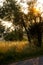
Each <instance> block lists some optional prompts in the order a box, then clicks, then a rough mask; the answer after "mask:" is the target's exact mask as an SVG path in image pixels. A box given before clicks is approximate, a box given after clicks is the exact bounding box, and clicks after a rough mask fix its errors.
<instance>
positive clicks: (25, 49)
mask: <svg viewBox="0 0 43 65" xmlns="http://www.w3.org/2000/svg"><path fill="white" fill-rule="evenodd" d="M40 55H43V44H42V46H41V48H38V47H36V46H34V45H33V44H29V43H28V42H27V41H14V42H10V41H9V42H5V41H3V42H2V41H0V65H1V64H2V63H9V62H13V61H18V60H24V59H27V58H32V57H36V56H40Z"/></svg>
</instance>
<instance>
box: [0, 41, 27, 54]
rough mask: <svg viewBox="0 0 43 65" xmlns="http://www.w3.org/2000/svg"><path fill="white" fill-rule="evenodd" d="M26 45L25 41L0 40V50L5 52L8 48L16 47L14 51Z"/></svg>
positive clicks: (20, 49)
mask: <svg viewBox="0 0 43 65" xmlns="http://www.w3.org/2000/svg"><path fill="white" fill-rule="evenodd" d="M26 45H28V42H27V41H14V42H10V41H9V42H5V41H0V52H4V53H5V52H7V51H8V50H9V49H12V48H16V51H18V52H20V51H22V50H23V48H24V47H25V46H26Z"/></svg>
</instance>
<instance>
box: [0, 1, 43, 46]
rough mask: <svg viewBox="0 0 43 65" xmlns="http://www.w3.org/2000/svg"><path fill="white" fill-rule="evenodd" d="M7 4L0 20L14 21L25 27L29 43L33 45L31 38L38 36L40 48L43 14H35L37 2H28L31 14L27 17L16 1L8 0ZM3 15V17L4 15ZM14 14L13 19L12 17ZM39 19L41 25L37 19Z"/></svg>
mask: <svg viewBox="0 0 43 65" xmlns="http://www.w3.org/2000/svg"><path fill="white" fill-rule="evenodd" d="M6 2H7V3H6V4H5V5H4V6H3V7H2V9H1V10H0V13H1V14H0V18H2V19H4V20H7V19H8V20H12V19H13V24H15V23H16V25H17V24H19V25H21V26H23V27H24V28H25V30H26V33H27V37H28V41H29V42H30V43H31V36H32V37H34V35H35V36H37V39H38V44H37V45H38V46H39V47H40V46H41V43H42V32H41V30H42V27H41V26H43V23H41V22H42V19H41V14H40V13H39V12H37V13H35V12H34V4H35V2H36V0H34V1H30V2H28V6H29V7H28V9H29V12H28V14H27V15H25V14H24V13H23V12H21V10H20V6H19V5H17V3H16V1H15V0H6ZM2 14H3V15H2ZM12 14H13V17H12ZM38 17H39V23H38V20H37V18H38Z"/></svg>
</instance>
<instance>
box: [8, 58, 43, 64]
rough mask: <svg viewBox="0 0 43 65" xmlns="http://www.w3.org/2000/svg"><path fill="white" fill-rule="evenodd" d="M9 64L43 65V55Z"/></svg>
mask: <svg viewBox="0 0 43 65" xmlns="http://www.w3.org/2000/svg"><path fill="white" fill-rule="evenodd" d="M9 65H43V57H37V58H33V59H29V60H24V61H20V62H16V63H12V64H9Z"/></svg>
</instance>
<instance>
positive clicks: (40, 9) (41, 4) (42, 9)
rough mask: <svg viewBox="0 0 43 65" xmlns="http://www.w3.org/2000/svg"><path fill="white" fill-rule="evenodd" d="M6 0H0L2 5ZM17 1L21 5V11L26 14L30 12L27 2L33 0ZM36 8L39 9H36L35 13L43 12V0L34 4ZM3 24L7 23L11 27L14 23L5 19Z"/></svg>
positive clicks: (38, 0)
mask: <svg viewBox="0 0 43 65" xmlns="http://www.w3.org/2000/svg"><path fill="white" fill-rule="evenodd" d="M4 1H5V0H0V7H2V6H3V2H4ZM16 1H17V3H19V4H20V5H21V11H22V12H24V13H25V14H28V5H27V2H28V1H31V0H16ZM34 8H35V9H36V10H37V11H35V13H37V12H40V13H42V12H43V0H37V2H36V4H35V5H34ZM42 16H43V15H42ZM3 25H5V26H6V27H10V26H11V25H12V23H9V22H5V21H3Z"/></svg>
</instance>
